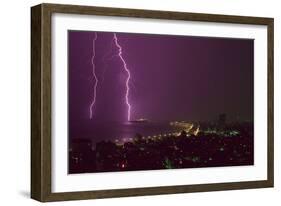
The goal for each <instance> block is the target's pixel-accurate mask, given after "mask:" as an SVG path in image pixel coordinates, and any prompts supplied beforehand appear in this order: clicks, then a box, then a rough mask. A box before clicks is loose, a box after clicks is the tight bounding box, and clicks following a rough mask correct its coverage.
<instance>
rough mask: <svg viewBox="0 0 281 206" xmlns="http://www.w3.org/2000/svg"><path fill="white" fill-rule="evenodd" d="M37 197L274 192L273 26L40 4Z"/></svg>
mask: <svg viewBox="0 0 281 206" xmlns="http://www.w3.org/2000/svg"><path fill="white" fill-rule="evenodd" d="M31 40H32V41H31V42H32V45H31V60H32V61H31V75H32V76H31V79H32V81H31V93H32V95H31V96H32V98H31V103H32V105H31V110H32V113H31V117H32V118H31V119H32V121H31V125H32V127H31V144H32V146H31V197H32V198H34V199H36V200H39V201H42V202H46V201H61V200H79V199H92V198H108V197H124V196H137V195H158V194H171V193H187V192H201V191H202V192H203V191H218V190H232V189H250V188H265V187H273V179H274V175H273V174H274V168H273V153H274V150H273V149H274V146H273V19H272V18H262V17H242V16H228V15H214V14H198V13H182V12H169V11H151V10H135V9H120V8H103V7H89V6H74V5H57V4H41V5H37V6H34V7H32V8H31Z"/></svg>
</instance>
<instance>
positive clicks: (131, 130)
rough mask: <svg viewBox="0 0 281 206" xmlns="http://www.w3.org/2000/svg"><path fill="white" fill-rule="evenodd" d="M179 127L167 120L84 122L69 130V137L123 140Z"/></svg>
mask: <svg viewBox="0 0 281 206" xmlns="http://www.w3.org/2000/svg"><path fill="white" fill-rule="evenodd" d="M180 131H181V130H180V128H176V127H173V126H171V125H170V124H169V122H125V123H121V122H103V123H95V122H93V121H88V122H84V123H83V125H82V124H81V125H79V129H74V131H72V130H70V132H69V137H70V138H87V139H91V140H92V143H97V142H99V141H102V140H111V141H116V140H119V141H124V139H127V140H128V139H130V138H134V137H135V136H136V134H139V135H141V136H144V137H147V136H154V135H157V136H158V135H160V134H162V135H164V134H168V133H173V132H180Z"/></svg>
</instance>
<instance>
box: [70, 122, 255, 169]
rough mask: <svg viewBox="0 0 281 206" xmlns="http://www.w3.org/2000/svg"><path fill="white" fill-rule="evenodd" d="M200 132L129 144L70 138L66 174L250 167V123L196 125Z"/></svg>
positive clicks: (143, 138)
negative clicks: (218, 127)
mask: <svg viewBox="0 0 281 206" xmlns="http://www.w3.org/2000/svg"><path fill="white" fill-rule="evenodd" d="M200 128H202V129H200V132H198V131H197V132H196V133H190V134H189V133H187V132H186V131H184V130H183V131H182V132H181V133H180V134H172V135H165V136H163V135H162V136H161V135H159V136H152V137H151V138H147V137H143V136H142V135H140V134H138V135H136V136H135V137H134V138H133V140H132V141H130V142H122V143H120V142H112V141H101V142H98V143H97V144H96V145H95V147H94V145H92V142H91V140H89V139H82V138H81V139H78V138H77V139H73V140H71V141H70V145H69V148H70V149H69V173H89V172H112V171H133V170H157V169H176V168H199V167H218V166H240V165H253V164H254V158H253V156H254V155H253V154H254V147H253V145H254V138H253V124H252V123H240V124H237V123H236V124H231V125H228V126H225V127H224V128H220V129H217V128H214V127H212V126H211V125H208V124H201V125H200Z"/></svg>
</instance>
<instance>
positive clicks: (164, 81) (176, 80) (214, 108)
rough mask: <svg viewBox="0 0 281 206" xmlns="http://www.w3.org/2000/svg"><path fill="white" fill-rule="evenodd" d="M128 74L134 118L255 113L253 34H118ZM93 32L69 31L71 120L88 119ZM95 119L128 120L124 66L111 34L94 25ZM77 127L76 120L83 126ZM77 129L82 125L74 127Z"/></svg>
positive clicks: (208, 117) (243, 116)
mask: <svg viewBox="0 0 281 206" xmlns="http://www.w3.org/2000/svg"><path fill="white" fill-rule="evenodd" d="M116 35H117V37H118V42H119V44H120V46H121V47H122V51H123V58H124V59H125V61H126V63H127V66H128V69H129V70H130V73H131V79H130V94H129V100H130V103H131V105H132V111H131V119H138V118H147V119H149V120H151V121H164V120H168V121H169V120H191V121H193V120H195V121H197V120H202V121H204V120H215V119H216V118H217V116H218V114H220V113H226V114H227V118H228V119H231V118H232V119H234V118H239V119H240V120H253V83H254V79H253V78H254V77H253V74H254V65H253V62H254V40H251V39H230V38H207V37H191V36H175V35H151V34H129V33H116ZM94 37H95V32H89V31H69V32H68V42H69V48H68V52H69V60H68V64H69V125H70V128H71V127H72V126H74V125H76V126H77V125H79V124H82V123H81V122H83V121H87V120H89V106H90V104H91V102H92V100H93V88H94V83H95V81H94V77H93V75H92V63H91V58H92V55H93V38H94ZM95 50H96V55H95V65H96V74H97V78H98V79H99V83H98V86H97V97H96V104H95V107H94V111H93V119H92V120H91V121H93V122H94V121H95V122H105V121H121V122H124V121H126V119H127V107H126V104H125V91H126V88H125V82H126V78H127V73H126V72H125V70H124V68H123V64H122V61H121V60H120V58H119V57H118V56H116V55H117V54H118V48H117V47H116V45H115V44H114V42H113V33H111V32H97V39H96V41H95ZM78 127H79V126H78ZM75 128H77V127H75Z"/></svg>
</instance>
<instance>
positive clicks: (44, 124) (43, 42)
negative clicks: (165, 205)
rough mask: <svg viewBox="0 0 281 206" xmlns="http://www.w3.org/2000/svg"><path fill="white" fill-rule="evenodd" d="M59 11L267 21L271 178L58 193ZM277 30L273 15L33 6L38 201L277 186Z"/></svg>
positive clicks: (33, 135)
mask: <svg viewBox="0 0 281 206" xmlns="http://www.w3.org/2000/svg"><path fill="white" fill-rule="evenodd" d="M54 13H67V14H78V15H100V16H114V17H135V18H147V19H168V20H183V21H193V22H220V23H232V24H250V25H265V26H267V54H268V56H267V85H268V89H267V92H268V96H267V104H268V106H267V115H268V117H267V118H268V119H267V123H268V125H267V128H268V130H267V142H268V145H267V179H266V180H258V181H243V182H230V183H229V182H227V183H215V184H194V185H180V186H178V185H170V186H161V187H148V188H133V189H110V190H95V191H79V192H60V193H54V192H52V189H51V188H52V169H51V166H52V162H51V161H52V160H51V155H52V154H51V145H52V142H51V134H52V132H51V121H52V113H51V109H52V108H51V97H52V94H51V87H52V85H51V57H52V56H51V47H52V44H51V16H52V14H54ZM273 30H274V21H273V19H272V18H261V17H244V16H228V15H214V14H199V13H183V12H169V11H150V10H136V9H121V8H104V7H91V6H76V5H58V4H40V5H37V6H34V7H32V8H31V197H32V198H33V199H36V200H38V201H42V202H49V201H64V200H81V199H95V198H110V197H126V196H140V195H160V194H174V193H188V192H204V191H219V190H234V189H250V188H265V187H273V182H274V160H273V154H274V144H273V125H274V123H273V102H274V99H273V98H274V94H273Z"/></svg>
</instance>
